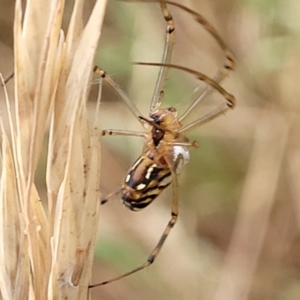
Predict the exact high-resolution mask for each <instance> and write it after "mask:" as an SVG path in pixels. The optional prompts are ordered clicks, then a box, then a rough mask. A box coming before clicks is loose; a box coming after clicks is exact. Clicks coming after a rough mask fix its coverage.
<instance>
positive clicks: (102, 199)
mask: <svg viewBox="0 0 300 300" xmlns="http://www.w3.org/2000/svg"><path fill="white" fill-rule="evenodd" d="M120 192H121V189H118V190H117V191H114V192H112V193H110V194H108V195H107V196H106V197H104V198H101V199H100V204H101V205H103V204H105V203H107V202H109V201H111V200H112V199H113V198H114V197H115V196H116V195H118V194H120Z"/></svg>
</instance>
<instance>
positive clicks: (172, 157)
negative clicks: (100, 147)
mask: <svg viewBox="0 0 300 300" xmlns="http://www.w3.org/2000/svg"><path fill="white" fill-rule="evenodd" d="M146 2H158V3H159V4H160V8H161V11H162V15H163V17H164V20H165V22H166V37H165V47H164V52H163V58H162V62H161V63H147V62H143V63H137V64H138V65H145V66H158V67H160V70H159V75H158V79H157V82H156V86H155V90H154V93H153V97H152V101H151V104H150V113H149V117H148V118H146V117H143V116H142V114H141V113H140V111H139V110H138V109H137V107H136V106H135V105H134V104H133V102H131V100H130V99H129V98H128V97H127V96H126V95H125V93H124V92H123V91H122V90H121V88H120V87H119V86H118V85H117V84H116V83H115V82H114V81H113V79H112V78H111V77H110V76H109V75H107V74H106V72H105V71H104V70H102V69H101V68H100V67H98V66H96V67H95V68H94V72H95V73H96V74H98V75H99V76H100V77H101V78H102V79H103V80H104V81H106V82H107V83H108V84H109V85H110V86H111V87H112V88H113V89H114V90H115V91H116V92H117V93H118V94H119V96H120V98H121V99H123V101H124V102H125V104H126V105H127V107H128V108H129V110H130V111H131V113H132V114H133V115H134V117H135V118H136V119H137V120H138V121H139V122H140V124H141V125H142V127H143V129H144V130H143V131H128V130H115V129H109V130H103V132H102V135H103V136H134V137H141V138H143V139H144V141H145V142H144V147H143V151H142V154H141V156H140V157H139V158H138V159H137V160H136V161H135V162H134V163H133V165H132V167H131V168H130V169H129V171H128V173H127V175H126V176H125V179H124V183H123V185H122V186H121V188H120V189H118V190H117V191H115V192H113V193H111V194H109V195H108V196H106V197H105V198H103V199H101V204H105V203H107V202H108V201H110V200H111V199H112V198H114V197H115V196H116V195H120V196H121V198H122V200H123V204H124V205H125V206H126V207H127V208H129V209H130V210H132V211H139V210H141V209H143V208H145V207H146V206H148V205H149V204H150V203H151V202H152V201H153V200H154V199H155V198H156V197H158V196H159V195H160V193H161V192H162V191H163V190H165V189H166V188H167V187H168V186H169V185H172V207H171V218H170V220H169V221H168V223H167V226H166V228H165V230H164V231H163V233H162V235H161V237H160V239H159V241H158V243H157V245H156V246H155V247H154V249H153V250H152V252H151V254H150V255H149V257H148V259H147V260H146V262H144V263H143V264H142V265H140V266H138V267H137V268H135V269H133V270H131V271H129V272H127V273H125V274H123V275H120V276H117V277H115V278H112V279H110V280H107V281H103V282H100V283H96V284H92V285H90V286H89V288H94V287H98V286H101V285H105V284H108V283H111V282H114V281H117V280H119V279H121V278H124V277H126V276H128V275H131V274H133V273H135V272H138V271H140V270H142V269H144V268H146V267H148V266H149V265H151V264H152V263H153V262H154V261H155V259H156V257H157V256H158V254H159V252H160V250H161V248H162V246H163V245H164V242H165V240H166V239H167V237H168V235H169V233H170V231H171V229H172V228H173V227H174V225H175V223H176V221H177V218H178V180H177V175H178V173H179V172H180V170H181V168H182V167H183V166H184V165H185V164H186V163H187V162H188V161H189V157H190V156H189V150H188V149H189V148H190V147H197V143H196V142H195V141H191V140H189V139H188V138H187V137H186V133H188V132H189V131H191V130H192V129H195V128H197V127H199V126H201V125H203V124H205V123H207V122H209V121H211V120H212V119H214V118H216V117H217V116H219V115H221V114H223V113H224V112H226V111H227V110H229V109H233V108H234V106H235V98H234V96H232V95H231V94H229V93H227V92H226V91H225V90H224V89H223V88H222V87H221V86H220V84H219V83H220V82H221V80H223V78H224V77H225V76H226V75H228V73H229V72H230V71H232V70H233V69H234V67H235V60H234V56H233V54H232V53H231V51H230V50H229V49H228V47H227V46H226V44H225V43H224V42H223V40H222V39H221V37H220V36H219V35H218V33H217V31H216V30H215V29H214V27H213V26H211V25H210V24H209V23H208V21H206V20H205V18H203V17H202V16H201V15H200V14H198V13H197V12H195V11H193V10H191V9H189V8H187V7H185V6H184V5H181V4H178V3H175V2H172V1H160V0H149V1H146ZM167 5H168V6H169V5H170V6H176V7H178V8H179V9H181V10H183V11H185V12H187V13H188V14H190V15H192V16H193V17H194V18H195V19H196V21H197V22H198V23H200V24H201V25H202V26H203V27H204V29H205V30H207V31H208V32H209V33H210V34H211V35H212V37H213V38H214V39H215V40H216V42H217V43H218V44H219V46H220V47H221V49H222V50H223V52H224V54H225V62H224V65H223V67H222V68H221V69H220V70H219V71H218V72H217V74H216V75H215V77H214V79H211V78H209V77H207V76H206V75H204V74H202V73H200V72H198V71H195V70H193V69H190V68H187V67H183V66H179V65H175V64H171V56H172V49H173V41H174V30H175V27H174V21H173V17H172V15H171V13H170V12H169V10H168V7H167ZM169 68H173V69H179V70H182V71H185V72H187V73H191V74H193V75H194V76H196V78H198V79H199V80H201V81H203V82H205V83H206V88H205V89H204V91H203V92H202V93H201V95H200V96H199V97H197V99H196V100H195V101H194V102H193V103H192V104H191V105H190V106H189V108H188V109H187V110H186V111H185V112H184V113H183V114H182V115H181V117H178V116H177V111H176V109H175V108H174V107H168V108H162V107H161V104H162V100H163V96H164V85H165V81H166V75H167V71H168V69H169ZM212 90H217V91H218V92H219V93H220V94H221V95H222V96H223V97H224V98H225V102H224V103H222V104H221V105H219V106H217V107H216V108H215V109H214V110H212V111H211V112H209V113H207V114H205V115H203V116H201V117H199V118H198V119H196V120H195V121H193V122H192V123H190V124H187V125H182V124H183V122H184V120H185V119H186V117H187V116H188V115H189V114H190V112H191V111H192V110H193V109H194V108H195V107H196V106H197V105H198V104H199V103H200V102H201V101H202V100H203V99H204V98H205V97H206V96H207V94H208V93H209V92H210V91H212Z"/></svg>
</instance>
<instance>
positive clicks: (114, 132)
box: [102, 129, 147, 138]
mask: <svg viewBox="0 0 300 300" xmlns="http://www.w3.org/2000/svg"><path fill="white" fill-rule="evenodd" d="M107 135H113V136H136V137H142V138H146V137H147V135H146V133H145V132H139V131H131V130H121V129H120V130H119V129H104V130H102V136H107Z"/></svg>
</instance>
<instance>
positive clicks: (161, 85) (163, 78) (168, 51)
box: [150, 2, 175, 111]
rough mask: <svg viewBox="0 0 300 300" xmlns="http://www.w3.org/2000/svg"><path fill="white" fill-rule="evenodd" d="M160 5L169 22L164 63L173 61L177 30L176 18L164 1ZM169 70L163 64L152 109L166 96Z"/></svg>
mask: <svg viewBox="0 0 300 300" xmlns="http://www.w3.org/2000/svg"><path fill="white" fill-rule="evenodd" d="M160 7H161V11H162V14H163V17H164V19H165V21H166V23H167V27H166V36H165V46H164V52H163V57H162V64H169V63H170V62H171V57H172V51H173V44H174V30H175V27H174V20H173V17H172V15H171V13H170V12H169V10H168V9H167V6H166V4H165V3H164V2H160ZM167 72H168V68H166V67H165V66H161V68H160V70H159V74H158V78H157V81H156V85H155V88H154V93H153V96H152V100H151V103H150V111H153V110H154V109H155V108H156V107H159V106H160V104H161V101H162V99H163V96H164V86H165V83H166V77H167Z"/></svg>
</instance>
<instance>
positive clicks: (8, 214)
mask: <svg viewBox="0 0 300 300" xmlns="http://www.w3.org/2000/svg"><path fill="white" fill-rule="evenodd" d="M64 5H65V3H64V1H63V0H55V1H43V2H40V1H28V2H27V3H26V5H25V9H24V11H22V5H21V1H19V0H18V1H16V6H15V23H14V39H15V46H14V54H15V70H14V73H15V91H16V100H15V103H16V115H15V116H14V117H12V116H11V115H10V109H9V101H7V104H8V115H9V120H10V134H11V143H10V142H9V139H8V138H7V135H6V133H5V131H4V129H3V128H2V136H3V138H2V159H1V165H2V170H1V186H0V193H1V204H0V213H1V216H0V221H1V222H0V242H1V247H0V258H1V261H2V262H3V261H5V264H1V272H0V296H2V299H20V300H22V299H26V300H27V299H88V298H89V293H88V284H89V282H90V276H91V267H92V259H93V252H94V245H95V239H96V229H97V223H98V205H99V203H98V199H99V180H100V176H99V175H100V174H99V171H100V141H99V139H100V138H99V137H100V134H99V132H98V129H97V127H95V126H94V124H92V123H91V122H89V118H88V114H87V110H86V102H87V100H88V95H89V87H90V80H91V71H92V66H93V60H94V55H95V51H96V48H97V44H98V40H99V37H100V34H101V27H102V23H103V18H104V12H105V7H106V1H97V2H96V4H95V6H94V8H93V11H92V13H91V15H90V18H89V20H88V22H87V24H83V21H82V13H83V8H84V1H82V0H78V1H75V4H74V9H73V13H72V16H71V21H70V25H69V29H68V34H67V37H66V38H65V35H64V33H63V31H62V30H61V23H62V18H63V13H64ZM2 82H3V84H4V80H3V79H2ZM13 119H15V124H16V126H14V125H13V124H14V122H13ZM49 121H50V123H51V125H50V134H49V149H48V160H47V195H48V208H47V210H45V208H44V206H43V205H42V201H41V199H40V196H39V194H38V191H37V190H36V187H35V184H34V178H35V176H36V168H37V164H38V161H39V159H40V156H41V152H42V148H43V143H44V139H45V137H47V131H48V127H49ZM46 211H47V213H46Z"/></svg>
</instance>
